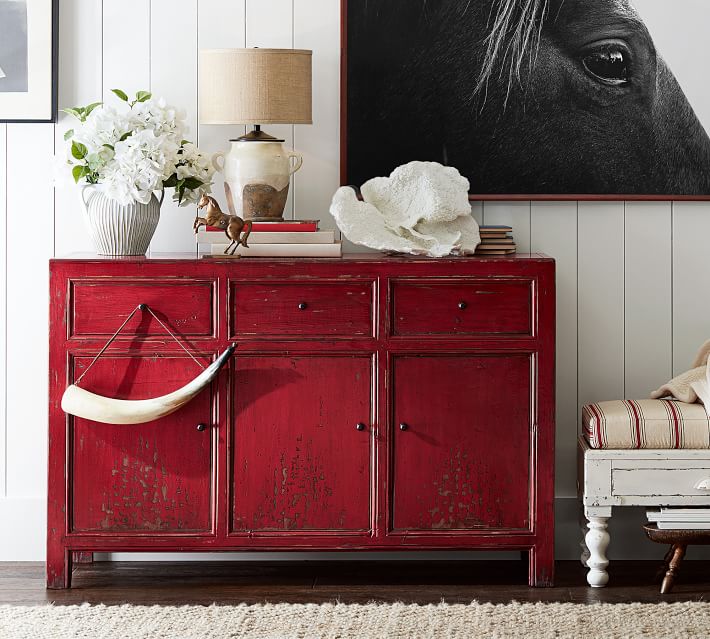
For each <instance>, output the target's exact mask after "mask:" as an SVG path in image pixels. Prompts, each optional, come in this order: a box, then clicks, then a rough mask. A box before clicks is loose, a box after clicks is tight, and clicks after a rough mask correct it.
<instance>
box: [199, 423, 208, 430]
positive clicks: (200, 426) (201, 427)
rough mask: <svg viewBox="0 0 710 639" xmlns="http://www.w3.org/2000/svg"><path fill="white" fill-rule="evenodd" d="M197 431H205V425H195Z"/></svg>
mask: <svg viewBox="0 0 710 639" xmlns="http://www.w3.org/2000/svg"><path fill="white" fill-rule="evenodd" d="M197 430H199V431H200V432H203V431H205V430H207V425H206V424H197Z"/></svg>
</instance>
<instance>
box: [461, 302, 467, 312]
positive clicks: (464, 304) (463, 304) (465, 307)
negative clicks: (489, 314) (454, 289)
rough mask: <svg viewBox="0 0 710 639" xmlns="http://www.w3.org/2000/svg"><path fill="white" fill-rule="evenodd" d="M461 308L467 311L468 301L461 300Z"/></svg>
mask: <svg viewBox="0 0 710 639" xmlns="http://www.w3.org/2000/svg"><path fill="white" fill-rule="evenodd" d="M459 308H460V309H461V310H462V311H465V310H466V309H467V308H468V304H466V302H459Z"/></svg>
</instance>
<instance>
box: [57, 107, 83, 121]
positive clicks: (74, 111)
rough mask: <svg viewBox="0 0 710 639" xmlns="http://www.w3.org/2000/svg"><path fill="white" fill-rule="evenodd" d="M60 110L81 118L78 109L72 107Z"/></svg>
mask: <svg viewBox="0 0 710 639" xmlns="http://www.w3.org/2000/svg"><path fill="white" fill-rule="evenodd" d="M62 112H63V113H68V114H69V115H73V116H74V117H75V118H78V119H79V120H81V113H80V111H79V109H73V108H69V109H62Z"/></svg>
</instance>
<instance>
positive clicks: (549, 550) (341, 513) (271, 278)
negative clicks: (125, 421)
mask: <svg viewBox="0 0 710 639" xmlns="http://www.w3.org/2000/svg"><path fill="white" fill-rule="evenodd" d="M50 300H51V304H50V318H51V325H50V431H49V516H48V549H47V583H48V586H49V587H51V588H63V587H68V586H69V585H70V580H71V565H72V561H78V560H80V559H81V558H88V559H90V557H91V553H92V552H94V551H129V550H133V551H151V550H152V551H158V550H160V551H187V550H192V551H214V550H250V549H252V550H283V549H289V550H339V549H340V550H406V549H419V550H422V549H441V550H444V549H501V550H505V549H507V550H511V549H519V550H529V551H530V583H531V584H534V585H550V584H551V583H552V578H553V535H554V532H553V531H554V527H553V516H552V504H553V464H554V454H553V446H554V386H553V383H554V317H555V307H554V306H555V305H554V263H553V261H552V260H550V259H549V258H546V257H544V256H540V255H517V256H511V257H502V258H487V259H483V258H480V259H479V258H470V259H440V260H431V259H426V258H405V257H401V258H396V257H382V256H378V255H364V256H346V257H345V258H343V259H339V260H309V259H304V260H288V259H273V260H272V259H254V260H245V259H242V260H239V261H236V260H227V259H222V258H216V259H202V260H196V259H190V258H189V257H188V256H172V257H166V258H162V259H146V258H127V259H121V260H109V259H101V258H93V259H91V258H90V259H79V258H77V259H62V260H53V261H52V263H51V296H50ZM142 302H143V303H148V304H149V305H150V306H151V308H152V309H153V310H154V311H155V312H156V313H158V314H159V316H161V317H162V318H164V321H166V322H168V323H169V325H170V326H171V328H172V329H173V330H175V331H177V332H178V333H179V334H181V335H182V336H183V337H184V338H185V339H186V340H188V341H189V344H190V347H191V348H192V349H193V350H194V351H195V352H197V353H198V354H199V355H200V357H202V358H203V361H208V360H209V359H210V358H213V357H215V356H216V355H217V354H218V353H219V352H220V351H222V350H223V349H224V348H225V347H226V346H227V344H228V343H229V342H230V341H231V340H232V339H236V340H237V341H238V342H239V348H238V351H237V355H236V357H235V358H234V359H233V360H232V362H231V363H230V365H229V366H228V367H226V368H225V369H223V370H222V372H221V373H220V375H219V377H218V378H217V380H216V381H215V382H214V383H213V385H212V388H211V389H209V390H206V391H205V392H203V393H202V394H201V395H200V396H199V397H197V398H196V399H195V400H193V402H191V403H190V404H189V405H187V406H186V407H184V408H183V409H182V410H181V411H179V412H178V413H175V414H174V415H171V416H169V417H167V418H164V419H162V420H159V421H156V422H153V423H150V424H142V425H136V426H109V425H105V424H95V423H92V422H88V421H86V420H81V419H73V418H71V417H67V416H66V415H65V414H64V413H63V412H62V411H61V409H60V406H59V403H60V399H61V395H62V393H63V391H64V389H65V387H66V385H67V384H68V383H70V382H71V381H72V380H73V379H74V378H75V377H76V376H78V374H80V371H81V370H84V367H85V366H86V365H87V364H88V362H89V361H90V358H91V357H92V356H93V355H94V354H95V353H96V352H97V351H98V350H99V349H100V348H101V346H102V345H103V343H104V342H105V340H106V339H107V337H108V334H110V333H111V332H112V331H113V330H115V328H116V327H117V326H118V325H119V324H120V322H121V321H122V319H123V318H125V317H126V315H127V314H128V313H129V312H130V311H131V310H132V309H133V308H135V306H136V305H137V304H139V303H142ZM461 302H464V303H465V304H464V308H460V306H461ZM299 306H301V308H299ZM197 370H198V369H197V367H196V365H195V364H194V362H192V360H190V359H189V358H188V357H187V356H186V355H185V353H184V352H182V351H181V350H180V349H179V347H178V346H177V345H176V344H175V343H174V342H173V341H172V340H171V339H170V338H169V337H167V336H164V335H163V334H162V333H161V331H160V330H159V327H158V326H157V325H156V324H155V323H154V322H152V321H151V320H150V319H149V318H146V317H138V318H136V320H135V321H134V322H131V323H130V324H129V325H128V326H127V327H126V334H125V335H124V336H123V337H122V338H121V339H119V340H117V341H116V342H115V343H114V344H113V345H112V346H111V347H110V348H109V350H108V351H107V353H106V356H105V357H104V358H102V359H101V360H99V363H97V364H96V366H95V367H94V369H92V370H91V371H90V373H89V374H88V375H87V376H86V377H85V379H84V382H85V383H83V385H84V387H85V388H87V389H89V390H93V391H95V392H99V393H102V394H105V395H109V396H114V397H124V398H143V397H149V396H155V395H160V394H163V393H166V392H169V391H171V390H174V389H175V388H177V387H179V386H181V385H182V384H184V383H185V381H187V380H188V379H190V378H191V377H193V376H194V375H195V374H196V373H197ZM400 423H406V424H407V426H408V428H407V429H406V430H400V428H399V424H400ZM198 424H205V425H206V426H207V427H206V428H205V429H199V430H198V428H197V426H198ZM359 424H360V425H361V426H358V425H359Z"/></svg>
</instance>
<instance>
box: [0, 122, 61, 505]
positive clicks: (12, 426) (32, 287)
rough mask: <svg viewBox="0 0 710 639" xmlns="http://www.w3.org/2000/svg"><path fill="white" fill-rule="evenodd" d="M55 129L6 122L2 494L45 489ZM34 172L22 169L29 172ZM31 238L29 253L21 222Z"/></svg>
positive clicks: (20, 494)
mask: <svg viewBox="0 0 710 639" xmlns="http://www.w3.org/2000/svg"><path fill="white" fill-rule="evenodd" d="M53 156H54V127H53V126H52V125H48V124H8V125H7V157H8V158H12V162H8V165H7V211H8V213H10V214H9V215H8V216H7V218H6V219H7V237H8V238H10V240H11V241H9V242H8V243H7V244H8V246H7V263H8V264H10V265H12V266H11V269H10V271H9V273H8V279H7V298H8V300H9V303H8V305H7V334H8V335H9V336H11V339H9V340H8V341H7V370H8V371H12V375H8V377H7V398H6V401H7V494H8V496H10V497H24V496H36V495H43V494H45V490H46V477H47V473H46V467H47V464H46V459H47V457H46V455H47V402H46V398H47V392H48V387H47V380H48V375H47V358H48V344H47V325H48V322H49V313H48V299H49V276H48V270H47V261H48V260H49V259H50V258H51V257H52V251H53V244H54V218H53V215H54V188H53V184H52V161H53ZM28 166H31V167H32V170H31V171H28V170H27V167H28ZM28 207H30V208H31V210H32V214H33V216H35V220H34V221H35V226H36V228H38V229H41V231H40V232H37V233H36V234H35V238H34V239H33V240H32V242H31V250H29V251H28V243H27V241H26V240H21V239H17V240H16V241H12V238H13V237H17V238H21V237H23V236H26V234H27V222H26V218H25V217H24V216H23V215H22V214H21V213H20V212H21V211H27V210H28Z"/></svg>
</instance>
